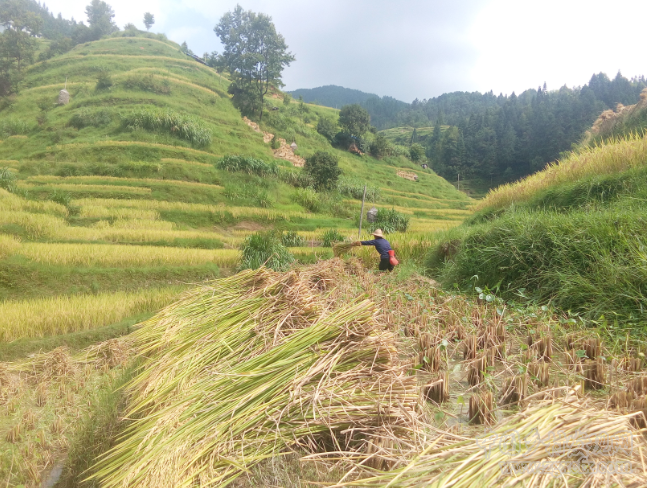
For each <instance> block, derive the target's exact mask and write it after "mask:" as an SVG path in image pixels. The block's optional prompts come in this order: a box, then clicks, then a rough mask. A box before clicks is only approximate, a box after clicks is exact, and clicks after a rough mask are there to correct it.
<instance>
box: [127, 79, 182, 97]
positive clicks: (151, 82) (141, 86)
mask: <svg viewBox="0 0 647 488" xmlns="http://www.w3.org/2000/svg"><path fill="white" fill-rule="evenodd" d="M120 84H121V86H122V87H124V88H125V89H126V90H139V91H145V92H149V93H157V94H158V95H170V94H171V83H170V82H169V80H167V79H162V80H160V79H158V78H156V77H154V76H153V75H150V74H149V75H130V76H128V77H127V78H126V79H125V80H124V81H122V82H121V83H120Z"/></svg>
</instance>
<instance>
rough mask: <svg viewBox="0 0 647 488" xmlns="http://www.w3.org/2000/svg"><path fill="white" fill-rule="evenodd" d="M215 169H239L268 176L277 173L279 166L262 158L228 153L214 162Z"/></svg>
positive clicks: (251, 173) (242, 171) (243, 171)
mask: <svg viewBox="0 0 647 488" xmlns="http://www.w3.org/2000/svg"><path fill="white" fill-rule="evenodd" d="M216 168H217V169H222V170H225V171H232V172H234V171H240V172H241V173H247V174H250V175H258V176H270V175H278V174H279V167H278V166H277V164H276V163H274V162H271V163H266V162H265V161H263V160H262V159H256V158H253V157H251V156H238V155H229V156H225V157H224V158H221V159H219V160H218V162H217V163H216Z"/></svg>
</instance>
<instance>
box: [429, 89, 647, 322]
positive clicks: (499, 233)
mask: <svg viewBox="0 0 647 488" xmlns="http://www.w3.org/2000/svg"><path fill="white" fill-rule="evenodd" d="M643 95H644V94H643ZM646 110H647V108H646V107H645V105H644V103H642V102H641V103H640V104H638V105H636V106H635V107H630V108H629V109H628V111H627V113H626V115H627V117H624V118H623V117H618V119H617V121H616V122H618V124H617V125H615V128H616V132H615V133H614V137H611V138H609V139H607V140H606V141H604V142H598V143H597V144H595V145H592V146H587V145H583V146H581V147H579V148H578V149H577V150H576V151H574V152H572V153H571V154H569V155H568V156H567V157H565V158H564V159H563V160H562V161H560V162H559V163H556V164H554V165H550V166H548V167H547V168H546V169H545V170H543V171H540V172H538V173H536V174H534V175H531V176H529V177H528V178H526V179H524V180H521V181H519V182H517V183H513V184H508V185H503V186H501V187H499V188H497V189H495V190H493V191H491V192H490V193H489V194H488V195H487V197H486V198H485V199H484V200H483V201H481V202H480V203H479V205H478V207H477V209H476V210H477V211H476V213H475V214H474V215H473V216H472V217H470V219H469V220H468V221H466V222H465V223H464V224H463V225H462V226H461V227H459V228H457V229H455V230H451V231H449V232H448V233H447V234H445V235H443V236H442V237H440V238H439V243H438V245H437V246H436V247H435V248H434V249H433V250H432V251H431V252H430V254H429V257H428V265H429V266H430V268H431V269H432V273H434V274H435V275H436V276H438V277H439V278H440V279H441V280H443V281H444V282H445V283H448V284H449V283H459V284H461V286H463V287H466V288H471V287H473V286H479V287H480V288H488V287H489V289H496V290H499V291H500V292H501V293H502V294H503V295H504V296H507V297H515V296H516V297H517V298H518V297H523V298H525V299H531V300H535V301H537V302H539V303H551V304H553V305H555V306H557V307H559V308H561V309H563V310H568V311H569V312H570V313H573V314H577V315H579V316H581V317H583V318H586V319H590V320H593V321H598V322H599V323H606V321H613V322H614V327H620V328H621V329H622V330H626V329H632V330H633V332H632V333H636V334H643V333H644V327H643V325H644V323H645V319H646V318H645V315H644V313H645V312H644V311H645V309H646V306H647V301H646V300H645V296H646V295H645V286H646V284H647V267H646V266H645V251H644V249H645V248H644V246H645V240H644V235H645V231H647V228H645V220H644V218H643V216H644V212H645V210H647V207H645V201H647V199H646V196H647V195H646V194H645V187H646V183H647V166H646V162H647V138H646V137H645V135H644V131H643V130H642V123H643V120H644V116H645V111H646ZM606 118H608V117H605V119H606ZM620 122H622V124H620ZM599 127H600V124H599V123H598V124H596V126H594V128H593V131H594V133H596V132H597V133H598V134H600V130H599Z"/></svg>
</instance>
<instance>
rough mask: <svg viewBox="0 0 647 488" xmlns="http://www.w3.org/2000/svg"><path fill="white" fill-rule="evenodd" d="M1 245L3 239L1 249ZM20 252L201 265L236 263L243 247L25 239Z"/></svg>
mask: <svg viewBox="0 0 647 488" xmlns="http://www.w3.org/2000/svg"><path fill="white" fill-rule="evenodd" d="M1 246H2V241H0V250H1V249H2V247H1ZM0 252H1V251H0ZM18 252H19V253H20V254H22V255H23V256H25V257H27V258H29V259H31V260H33V261H36V262H38V263H42V264H52V265H59V266H106V267H122V266H197V265H202V264H207V263H213V264H216V265H218V266H223V267H233V266H235V265H236V263H237V261H238V259H239V258H240V251H238V250H236V249H183V248H177V247H157V246H120V245H115V244H52V243H25V244H23V245H22V246H20V248H19V251H18Z"/></svg>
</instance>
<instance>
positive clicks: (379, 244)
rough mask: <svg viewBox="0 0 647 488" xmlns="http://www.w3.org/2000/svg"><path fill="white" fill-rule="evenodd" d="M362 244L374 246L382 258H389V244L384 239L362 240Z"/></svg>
mask: <svg viewBox="0 0 647 488" xmlns="http://www.w3.org/2000/svg"><path fill="white" fill-rule="evenodd" d="M362 246H375V249H377V252H379V253H380V257H381V258H382V259H389V251H391V250H392V249H391V244H389V241H387V240H386V239H373V240H372V241H362Z"/></svg>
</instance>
